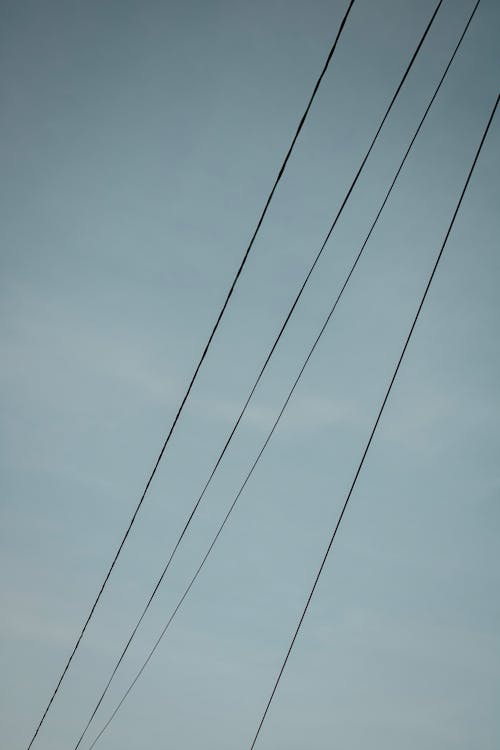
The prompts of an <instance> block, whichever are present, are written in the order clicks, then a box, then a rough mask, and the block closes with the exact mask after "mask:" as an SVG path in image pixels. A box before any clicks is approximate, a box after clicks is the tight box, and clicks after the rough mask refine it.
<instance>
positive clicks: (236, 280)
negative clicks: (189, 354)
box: [27, 0, 355, 750]
mask: <svg viewBox="0 0 500 750" xmlns="http://www.w3.org/2000/svg"><path fill="white" fill-rule="evenodd" d="M354 2H355V0H350V2H349V5H348V6H347V10H346V12H345V14H344V17H343V18H342V21H341V23H340V26H339V29H338V31H337V35H336V37H335V41H334V42H333V45H332V47H331V49H330V52H329V53H328V57H327V58H326V62H325V64H324V66H323V69H322V71H321V73H320V75H319V77H318V80H317V81H316V84H315V86H314V89H313V92H312V94H311V96H310V98H309V101H308V103H307V106H306V109H305V111H304V114H303V115H302V117H301V119H300V122H299V124H298V126H297V130H296V132H295V135H294V137H293V139H292V142H291V144H290V146H289V148H288V151H287V153H286V156H285V159H284V161H283V163H282V165H281V167H280V170H279V172H278V175H277V177H276V179H275V181H274V185H273V187H272V189H271V192H270V193H269V196H268V198H267V201H266V203H265V205H264V209H263V210H262V213H261V215H260V218H259V220H258V222H257V226H256V227H255V230H254V232H253V234H252V237H251V239H250V242H249V244H248V247H247V249H246V251H245V254H244V256H243V260H242V261H241V263H240V266H239V268H238V270H237V272H236V275H235V277H234V279H233V281H232V283H231V286H230V288H229V291H228V293H227V296H226V299H225V301H224V304H223V305H222V308H221V310H220V312H219V315H218V316H217V319H216V321H215V324H214V327H213V329H212V332H211V334H210V336H209V338H208V341H207V343H206V345H205V348H204V349H203V352H202V355H201V357H200V359H199V361H198V364H197V365H196V369H195V371H194V373H193V376H192V378H191V381H190V383H189V385H188V388H187V390H186V392H185V394H184V397H183V399H182V401H181V404H180V406H179V408H178V410H177V414H176V415H175V418H174V421H173V422H172V425H171V427H170V430H169V432H168V435H167V437H166V439H165V441H164V443H163V446H162V449H161V451H160V453H159V456H158V458H157V459H156V463H155V464H154V466H153V470H152V472H151V474H150V476H149V479H148V481H147V482H146V486H145V488H144V491H143V493H142V495H141V498H140V500H139V502H138V504H137V506H136V508H135V510H134V513H133V515H132V518H131V519H130V522H129V525H128V527H127V530H126V531H125V534H124V536H123V538H122V540H121V542H120V545H119V547H118V549H117V551H116V553H115V556H114V558H113V560H112V562H111V565H110V567H109V569H108V572H107V573H106V577H105V578H104V581H103V583H102V585H101V588H100V589H99V593H98V594H97V597H96V599H95V601H94V603H93V605H92V607H91V609H90V613H89V615H88V617H87V619H86V620H85V623H84V625H83V628H82V630H81V632H80V635H79V636H78V638H77V641H76V643H75V645H74V647H73V650H72V652H71V654H70V656H69V658H68V660H67V662H66V665H65V667H64V669H63V671H62V674H61V676H60V678H59V680H58V682H57V685H56V687H55V689H54V691H53V693H52V695H51V698H50V700H49V702H48V704H47V706H46V708H45V711H44V712H43V715H42V718H41V719H40V721H39V723H38V726H37V728H36V730H35V733H34V734H33V737H32V738H31V740H30V742H29V745H28V747H27V750H30V748H31V746H32V744H33V742H34V740H35V738H36V736H37V735H38V732H39V731H40V727H41V726H42V724H43V722H44V720H45V717H46V716H47V713H48V712H49V709H50V707H51V705H52V702H53V700H54V698H55V696H56V694H57V692H58V691H59V688H60V686H61V683H62V681H63V679H64V677H65V675H66V672H67V671H68V669H69V666H70V664H71V662H72V660H73V657H74V655H75V653H76V651H77V649H78V647H79V645H80V642H81V640H82V638H83V635H84V633H85V631H86V629H87V626H88V624H89V622H90V620H91V618H92V616H93V614H94V611H95V608H96V607H97V604H98V602H99V600H100V598H101V595H102V593H103V591H104V588H105V586H106V584H107V582H108V579H109V577H110V575H111V572H112V570H113V568H114V567H115V564H116V561H117V560H118V557H119V555H120V553H121V551H122V548H123V545H124V544H125V541H126V539H127V537H128V535H129V533H130V530H131V529H132V526H133V524H134V522H135V519H136V517H137V514H138V512H139V509H140V507H141V505H142V503H143V501H144V498H145V497H146V494H147V492H148V489H149V486H150V484H151V482H152V480H153V477H154V475H155V474H156V471H157V469H158V466H159V464H160V461H161V459H162V457H163V454H164V452H165V449H166V447H167V444H168V442H169V440H170V437H171V436H172V433H173V431H174V429H175V426H176V424H177V422H178V420H179V417H180V415H181V412H182V410H183V408H184V405H185V403H186V401H187V399H188V397H189V394H190V393H191V389H192V387H193V385H194V382H195V380H196V378H197V376H198V372H199V370H200V367H201V365H202V364H203V361H204V360H205V357H206V355H207V352H208V350H209V348H210V345H211V343H212V340H213V338H214V336H215V333H216V331H217V329H218V327H219V324H220V322H221V319H222V316H223V315H224V313H225V311H226V307H227V305H228V303H229V300H230V299H231V297H232V295H233V292H234V289H235V287H236V284H237V282H238V279H239V277H240V275H241V272H242V271H243V268H244V266H245V264H246V262H247V259H248V256H249V254H250V251H251V249H252V247H253V244H254V241H255V238H256V237H257V234H258V232H259V230H260V227H261V225H262V222H263V221H264V217H265V215H266V213H267V210H268V208H269V205H270V203H271V200H272V198H273V196H274V193H275V191H276V188H277V187H278V183H279V182H280V180H281V178H282V176H283V173H284V171H285V168H286V166H287V163H288V160H289V159H290V156H291V154H292V151H293V149H294V147H295V143H296V141H297V139H298V137H299V134H300V132H301V130H302V128H303V126H304V123H305V121H306V118H307V116H308V114H309V110H310V109H311V106H312V103H313V101H314V98H315V97H316V93H317V91H318V89H319V87H320V84H321V81H322V80H323V77H324V75H325V73H326V71H327V69H328V66H329V64H330V61H331V59H332V57H333V54H334V52H335V49H336V47H337V43H338V41H339V39H340V36H341V34H342V31H343V29H344V26H345V24H346V21H347V18H348V16H349V13H350V12H351V9H352V6H353V5H354Z"/></svg>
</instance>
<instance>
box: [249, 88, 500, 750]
mask: <svg viewBox="0 0 500 750" xmlns="http://www.w3.org/2000/svg"><path fill="white" fill-rule="evenodd" d="M499 99H500V96H497V99H496V101H495V104H494V106H493V109H492V111H491V114H490V116H489V119H488V122H487V125H486V127H485V129H484V132H483V135H482V138H481V141H480V143H479V146H478V148H477V151H476V154H475V156H474V160H473V162H472V166H471V167H470V170H469V173H468V175H467V178H466V180H465V184H464V186H463V188H462V192H461V194H460V197H459V199H458V202H457V205H456V207H455V210H454V212H453V215H452V218H451V221H450V223H449V225H448V229H447V230H446V234H445V237H444V240H443V243H442V245H441V248H440V250H439V253H438V255H437V258H436V261H435V263H434V266H433V268H432V272H431V274H430V276H429V279H428V281H427V284H426V287H425V290H424V293H423V295H422V297H421V300H420V303H419V305H418V308H417V312H416V314H415V317H414V318H413V322H412V324H411V327H410V330H409V333H408V335H407V337H406V341H405V343H404V346H403V349H402V350H401V354H400V356H399V359H398V361H397V364H396V367H395V369H394V372H393V374H392V377H391V380H390V382H389V385H388V387H387V390H386V392H385V396H384V398H383V400H382V403H381V405H380V408H379V411H378V414H377V417H376V419H375V422H374V425H373V427H372V430H371V432H370V436H369V438H368V441H367V443H366V446H365V449H364V451H363V454H362V456H361V460H360V462H359V464H358V467H357V469H356V472H355V474H354V479H353V480H352V483H351V486H350V488H349V492H348V493H347V497H346V499H345V502H344V505H343V506H342V510H341V512H340V514H339V517H338V519H337V523H336V524H335V527H334V529H333V533H332V535H331V537H330V541H329V542H328V545H327V548H326V551H325V553H324V555H323V558H322V560H321V564H320V566H319V568H318V571H317V573H316V577H315V579H314V582H313V585H312V587H311V590H310V592H309V595H308V597H307V600H306V603H305V606H304V609H303V610H302V614H301V615H300V618H299V621H298V624H297V627H296V628H295V631H294V633H293V636H292V639H291V641H290V645H289V647H288V650H287V652H286V655H285V658H284V659H283V662H282V664H281V667H280V670H279V672H278V676H277V677H276V680H275V682H274V686H273V689H272V691H271V694H270V696H269V699H268V701H267V704H266V707H265V709H264V713H263V715H262V717H261V719H260V722H259V725H258V727H257V731H256V733H255V736H254V738H253V741H252V744H251V745H250V750H253V748H254V747H255V744H256V742H257V739H258V737H259V734H260V731H261V729H262V726H263V724H264V721H265V719H266V716H267V714H268V712H269V708H270V706H271V703H272V701H273V698H274V696H275V694H276V690H277V688H278V685H279V683H280V680H281V677H282V675H283V672H284V670H285V667H286V665H287V662H288V659H289V657H290V654H291V652H292V649H293V647H294V644H295V641H296V639H297V636H298V634H299V632H300V629H301V627H302V623H303V622H304V618H305V616H306V613H307V610H308V609H309V605H310V603H311V600H312V598H313V596H314V592H315V590H316V586H317V585H318V581H319V579H320V577H321V574H322V572H323V569H324V567H325V564H326V561H327V559H328V556H329V554H330V551H331V549H332V547H333V543H334V541H335V537H336V535H337V531H338V529H339V527H340V524H341V523H342V519H343V517H344V514H345V512H346V509H347V506H348V504H349V500H350V499H351V496H352V493H353V491H354V488H355V486H356V483H357V481H358V477H359V475H360V473H361V469H362V468H363V464H364V462H365V459H366V456H367V453H368V451H369V450H370V446H371V444H372V441H373V437H374V435H375V432H376V430H377V427H378V425H379V422H380V419H381V417H382V414H383V412H384V409H385V406H386V404H387V401H388V399H389V395H390V393H391V390H392V387H393V385H394V382H395V380H396V378H397V375H398V372H399V369H400V367H401V363H402V361H403V359H404V356H405V354H406V350H407V348H408V345H409V343H410V340H411V338H412V336H413V331H414V330H415V326H416V324H417V321H418V319H419V317H420V312H421V310H422V307H423V305H424V303H425V300H426V298H427V294H428V292H429V289H430V286H431V284H432V281H433V279H434V276H435V274H436V271H437V268H438V266H439V262H440V260H441V257H442V255H443V252H444V249H445V247H446V244H447V242H448V238H449V236H450V233H451V230H452V228H453V225H454V223H455V219H456V217H457V215H458V212H459V210H460V207H461V205H462V201H463V198H464V195H465V193H466V191H467V187H468V185H469V182H470V179H471V177H472V173H473V172H474V169H475V166H476V163H477V161H478V159H479V155H480V153H481V150H482V148H483V144H484V142H485V140H486V136H487V135H488V131H489V129H490V126H491V123H492V121H493V117H494V116H495V112H496V109H497V106H498V101H499Z"/></svg>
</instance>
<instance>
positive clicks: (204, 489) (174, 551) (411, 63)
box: [74, 0, 480, 750]
mask: <svg viewBox="0 0 500 750" xmlns="http://www.w3.org/2000/svg"><path fill="white" fill-rule="evenodd" d="M479 2H480V0H477V3H476V5H475V7H474V10H473V12H472V14H471V16H470V18H469V21H468V23H467V25H466V27H465V29H464V31H463V33H462V36H461V37H460V40H459V42H458V44H457V47H456V48H455V51H454V52H453V55H452V57H451V59H450V61H449V63H448V65H447V67H446V69H445V72H444V74H443V77H442V79H441V81H440V82H439V84H438V86H437V88H436V91H435V93H434V96H433V97H432V99H431V101H430V103H429V105H428V108H427V110H426V112H425V114H424V116H423V118H422V121H421V123H420V125H419V127H418V128H417V131H416V133H415V135H414V137H413V140H412V142H411V144H410V146H409V148H408V151H407V153H406V154H405V156H404V158H403V161H402V163H401V165H400V168H399V170H398V172H397V174H396V177H395V178H394V182H395V181H396V179H397V177H398V175H399V172H400V171H401V169H402V167H403V164H404V162H405V161H406V157H407V156H408V153H409V151H410V149H411V147H412V145H413V141H414V140H415V138H416V137H417V135H418V132H419V130H420V128H421V126H422V124H423V121H424V120H425V118H426V116H427V112H428V111H429V109H430V107H431V105H432V102H433V101H434V98H435V97H436V95H437V93H438V91H439V89H440V87H441V84H442V82H443V80H444V77H445V76H446V73H447V72H448V69H449V67H450V65H451V63H452V61H453V59H454V57H455V55H456V52H457V50H458V48H459V46H460V44H461V42H462V39H463V37H464V35H465V33H466V31H467V29H468V27H469V24H470V22H471V20H472V17H473V15H474V13H475V11H476V8H477V6H478V5H479ZM438 8H439V5H438V7H437V8H436V10H435V12H434V14H433V17H432V18H431V21H430V23H429V25H428V27H427V29H426V31H425V34H427V31H428V30H429V28H430V25H431V23H432V21H433V19H434V16H435V15H436V13H437V10H438ZM425 34H424V37H422V39H421V41H420V44H419V47H417V50H416V52H415V53H414V55H413V57H412V59H411V61H410V63H409V65H408V67H407V69H406V71H405V74H404V76H403V78H402V80H401V82H400V84H399V86H398V88H397V90H396V93H395V94H394V96H393V98H392V100H391V102H390V104H389V106H388V108H387V111H386V113H385V115H384V118H383V119H382V122H381V124H380V126H379V128H378V130H377V132H376V135H375V137H374V138H373V140H372V142H371V144H370V147H369V149H368V151H367V152H366V155H365V157H364V159H363V161H362V163H361V166H360V168H359V169H358V172H357V173H356V175H355V177H354V180H353V182H352V184H351V187H350V189H349V191H348V193H347V196H346V198H345V199H344V201H343V203H342V205H341V207H340V209H339V211H338V213H337V215H336V217H335V219H334V221H333V224H332V225H331V227H330V230H329V231H328V234H327V236H326V238H325V240H324V242H323V244H322V246H321V248H320V250H319V252H318V254H317V255H316V258H315V260H314V262H313V264H312V266H311V268H310V269H309V272H308V274H307V276H306V278H305V281H304V283H303V284H302V286H301V287H300V289H299V291H298V293H297V295H296V297H295V300H294V302H293V304H292V306H291V308H290V310H289V312H288V314H287V316H286V318H285V320H284V322H283V324H282V326H281V329H280V331H279V333H278V336H277V337H276V339H275V341H274V343H273V345H272V347H271V349H270V351H269V353H268V355H267V357H266V359H265V361H264V364H263V365H262V367H261V369H260V372H259V374H258V376H257V379H256V381H255V383H254V384H253V386H252V388H251V390H250V393H249V395H248V397H247V399H246V401H245V403H244V405H243V408H242V410H241V412H240V414H239V416H238V418H237V420H236V422H235V424H234V426H233V428H232V430H231V432H230V434H229V436H228V438H227V440H226V442H225V444H224V447H223V448H222V451H221V453H220V454H219V457H218V459H217V461H216V463H215V465H214V467H213V469H212V471H211V473H210V475H209V477H208V480H207V481H206V483H205V485H204V487H203V490H202V492H201V494H200V495H199V497H198V499H197V501H196V503H195V505H194V507H193V509H192V510H191V513H190V515H189V516H188V519H187V521H186V523H185V525H184V527H183V529H182V531H181V533H180V535H179V537H178V539H177V541H176V543H175V545H174V548H173V550H172V552H171V554H170V557H169V558H168V560H167V563H166V564H165V567H164V568H163V571H162V573H161V575H160V577H159V579H158V581H157V582H156V585H155V587H154V589H153V591H152V593H151V595H150V597H149V599H148V600H147V602H146V605H145V607H144V609H143V611H142V614H141V615H140V617H139V619H138V621H137V623H136V624H135V626H134V628H133V630H132V632H131V634H130V636H129V638H128V640H127V642H126V644H125V646H124V647H123V649H122V652H121V654H120V657H119V658H118V661H117V662H116V664H115V666H114V668H113V671H112V673H111V676H110V677H109V679H108V682H107V683H106V685H105V687H104V689H103V691H102V693H101V695H100V697H99V699H98V701H97V703H96V705H95V706H94V709H93V711H92V713H91V715H90V717H89V719H88V721H87V724H86V725H85V727H84V729H83V731H82V733H81V734H80V737H79V739H78V741H77V743H76V745H75V747H74V750H78V748H79V746H80V744H81V742H82V740H83V738H84V736H85V734H86V732H87V730H88V728H89V726H90V724H91V722H92V720H93V718H94V716H95V715H96V713H97V711H98V710H99V707H100V705H101V703H102V701H103V699H104V697H105V695H106V693H107V692H108V689H109V687H110V685H111V682H112V681H113V679H114V676H115V674H116V672H117V671H118V669H119V667H120V664H121V663H122V661H123V659H124V657H125V654H126V653H127V651H128V649H129V646H130V644H131V643H132V640H133V639H134V637H135V634H136V633H137V630H138V629H139V627H140V625H141V623H142V620H143V619H144V617H145V615H146V613H147V611H148V609H149V607H150V605H151V603H152V601H153V599H154V597H155V596H156V593H157V591H158V589H159V587H160V585H161V583H162V581H163V579H164V577H165V575H166V573H167V571H168V569H169V567H170V564H171V563H172V560H173V558H174V556H175V554H176V552H177V549H178V547H179V545H180V544H181V542H182V539H183V538H184V535H185V534H186V532H187V529H188V528H189V526H190V524H191V521H192V519H193V517H194V515H195V513H196V511H197V509H198V506H199V505H200V503H201V501H202V499H203V497H204V495H205V492H206V490H207V489H208V487H209V485H210V483H211V481H212V479H213V477H214V475H215V473H216V471H217V469H218V467H219V465H220V463H221V461H222V459H223V457H224V454H225V453H226V451H227V449H228V447H229V444H230V443H231V441H232V439H233V436H234V434H235V432H236V430H237V429H238V426H239V424H240V422H241V420H242V418H243V416H244V414H245V412H246V410H247V407H248V405H249V403H250V401H251V399H252V397H253V394H254V392H255V390H256V388H257V386H258V385H259V383H260V380H261V378H262V376H263V374H264V371H265V370H266V368H267V365H268V363H269V361H270V359H271V357H272V356H273V353H274V351H275V349H276V347H277V346H278V343H279V341H280V339H281V337H282V335H283V332H284V330H285V328H286V327H287V325H288V322H289V320H290V318H291V316H292V314H293V312H294V310H295V307H296V305H297V303H298V302H299V299H300V297H301V296H302V293H303V291H304V289H305V287H306V285H307V283H308V281H309V278H310V276H311V274H312V272H313V271H314V268H315V266H316V264H317V263H318V261H319V258H320V257H321V255H322V253H323V250H324V249H325V246H326V244H327V242H328V240H329V238H330V236H331V234H332V231H333V229H334V228H335V225H336V224H337V222H338V220H339V218H340V215H341V213H342V211H343V209H344V207H345V205H346V203H347V200H348V198H349V196H350V194H351V192H352V190H353V188H354V186H355V184H356V182H357V180H358V178H359V176H360V174H361V171H362V169H363V167H364V164H365V162H366V160H367V159H368V157H369V155H370V152H371V150H372V148H373V146H374V144H375V141H376V140H377V138H378V135H379V133H380V131H381V129H382V126H383V124H384V122H385V119H386V118H387V116H388V114H389V112H390V110H391V108H392V106H393V104H394V102H395V100H396V97H397V95H398V93H399V91H400V89H401V87H402V85H403V83H404V80H405V78H406V76H407V75H408V72H409V70H410V68H411V66H412V65H413V62H414V60H415V58H416V54H417V53H418V50H419V48H420V46H421V44H422V42H423V39H424V38H425ZM394 182H393V184H392V185H391V187H390V189H389V193H388V194H387V196H386V198H385V201H387V198H388V197H389V194H390V192H391V191H392V187H393V185H394ZM385 201H384V203H383V205H382V207H381V209H380V212H381V211H382V209H383V207H384V205H385ZM380 212H379V215H380ZM377 220H378V215H377V218H376V219H375V222H374V224H373V226H372V230H373V228H374V226H375V223H376V222H377ZM372 230H370V234H371V231H372ZM370 234H369V235H368V237H367V239H366V241H365V244H366V242H367V241H368V238H369V236H370ZM363 248H364V245H363ZM363 248H362V250H361V251H360V255H361V252H362V251H363ZM358 259H359V258H358ZM356 263H357V260H356ZM355 265H356V264H355ZM352 270H354V268H353V269H352Z"/></svg>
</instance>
